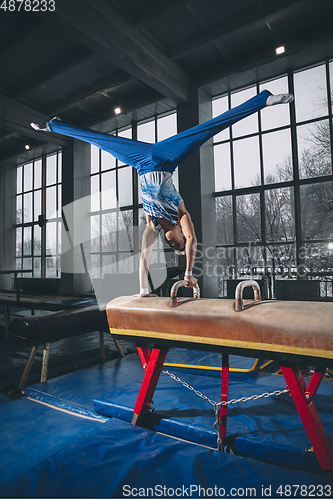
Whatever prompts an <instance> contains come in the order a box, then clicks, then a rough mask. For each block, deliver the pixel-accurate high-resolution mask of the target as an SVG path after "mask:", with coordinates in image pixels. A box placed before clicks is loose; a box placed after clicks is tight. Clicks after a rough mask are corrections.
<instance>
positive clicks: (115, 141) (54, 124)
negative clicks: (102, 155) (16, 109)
mask: <svg viewBox="0 0 333 500" xmlns="http://www.w3.org/2000/svg"><path fill="white" fill-rule="evenodd" d="M31 126H32V127H33V128H35V130H44V131H46V130H49V131H50V132H56V133H57V134H62V135H66V136H68V137H73V138H74V139H80V140H81V141H85V142H88V143H90V144H94V146H97V147H98V148H101V149H103V150H104V151H107V152H109V153H111V154H112V155H113V156H114V157H115V158H117V159H118V160H120V161H122V162H124V163H127V164H128V165H131V166H133V167H136V168H138V167H139V166H141V165H142V164H144V163H146V162H148V163H150V161H151V155H152V144H148V143H145V142H139V141H134V140H132V139H126V138H125V137H117V136H115V135H110V134H103V133H101V132H96V131H95V130H91V129H85V128H80V127H75V126H74V125H67V124H66V123H62V122H61V121H60V120H59V119H58V118H53V119H52V120H51V121H49V122H48V123H47V124H46V126H45V128H42V127H41V126H40V125H36V124H31Z"/></svg>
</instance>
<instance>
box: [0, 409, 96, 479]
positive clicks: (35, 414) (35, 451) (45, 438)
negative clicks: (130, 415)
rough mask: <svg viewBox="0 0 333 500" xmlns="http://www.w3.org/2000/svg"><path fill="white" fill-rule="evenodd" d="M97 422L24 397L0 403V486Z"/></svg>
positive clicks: (87, 430) (64, 445) (65, 444)
mask: <svg viewBox="0 0 333 500" xmlns="http://www.w3.org/2000/svg"><path fill="white" fill-rule="evenodd" d="M100 425H103V422H101V421H96V420H90V419H87V418H82V417H79V416H75V415H70V414H68V413H64V412H62V411H59V410H55V409H53V408H49V407H47V406H44V405H42V404H39V403H35V402H34V401H29V400H28V399H18V400H15V401H9V402H8V403H4V404H2V405H0V429H1V433H0V453H1V467H0V486H1V485H4V484H5V483H7V482H8V481H10V480H11V479H14V478H15V477H17V476H18V475H20V474H22V473H24V472H25V471H27V470H29V469H30V468H31V467H34V466H35V465H37V464H39V463H40V462H42V461H43V460H45V459H46V458H47V457H49V456H51V455H53V454H54V453H56V452H58V451H60V450H62V449H63V448H66V447H67V446H68V445H70V444H71V443H73V442H75V441H76V440H78V439H80V438H81V437H82V436H84V435H85V434H87V433H89V432H91V431H92V430H93V429H96V427H98V426H100Z"/></svg>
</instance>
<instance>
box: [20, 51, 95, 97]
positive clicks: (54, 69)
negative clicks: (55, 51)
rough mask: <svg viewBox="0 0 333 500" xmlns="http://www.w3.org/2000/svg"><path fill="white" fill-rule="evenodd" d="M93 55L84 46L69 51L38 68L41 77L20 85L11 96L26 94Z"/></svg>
mask: <svg viewBox="0 0 333 500" xmlns="http://www.w3.org/2000/svg"><path fill="white" fill-rule="evenodd" d="M93 55H94V52H93V51H92V50H89V49H87V48H86V47H80V48H78V49H76V50H74V51H72V52H70V53H69V54H67V55H66V57H62V58H61V59H60V60H58V61H57V62H55V63H52V64H50V65H49V66H47V67H46V68H43V69H41V70H39V71H38V74H40V75H42V78H40V79H39V80H37V79H34V80H33V81H32V82H31V83H30V84H28V85H24V84H23V85H21V86H20V87H19V88H17V89H15V90H14V92H13V94H12V97H13V98H14V99H18V98H20V97H22V96H23V95H25V94H27V93H28V92H31V91H33V90H35V89H37V88H39V87H42V86H43V85H45V84H46V83H47V82H49V81H50V80H52V79H53V78H56V77H57V76H59V75H62V74H63V73H66V72H67V71H69V70H71V69H72V68H73V67H75V66H78V65H79V64H81V63H82V62H84V61H87V60H88V59H89V58H90V57H92V56H93Z"/></svg>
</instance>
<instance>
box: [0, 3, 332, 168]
mask: <svg viewBox="0 0 333 500" xmlns="http://www.w3.org/2000/svg"><path fill="white" fill-rule="evenodd" d="M47 1H48V0H47ZM7 3H8V4H9V2H7ZM20 3H21V2H16V4H17V8H18V5H19V4H20ZM31 3H32V2H31ZM37 4H38V2H35V5H37ZM39 4H40V8H41V7H42V2H39ZM43 5H45V2H44V4H43ZM49 5H50V7H51V6H52V2H49ZM332 15H333V0H287V1H286V0H280V1H277V0H232V1H230V0H178V1H177V0H166V1H160V0H55V10H54V11H53V12H51V11H46V12H41V11H39V12H32V11H31V12H25V11H23V10H22V9H21V11H20V12H18V11H17V10H16V11H15V12H10V11H9V10H7V11H4V10H0V30H1V52H0V74H1V78H0V93H1V94H0V95H1V104H0V106H1V122H0V141H1V143H0V145H1V152H0V160H5V159H8V158H12V157H14V156H18V155H21V154H22V153H23V152H24V151H25V145H26V144H29V145H30V148H32V149H33V148H41V147H42V146H43V144H45V145H46V144H48V143H51V144H52V145H53V147H56V146H62V145H64V144H65V143H66V138H64V137H63V136H59V135H57V134H48V133H41V132H35V131H34V130H33V129H32V128H31V127H30V126H29V123H30V122H31V121H36V122H42V121H47V120H49V119H50V118H52V117H53V116H60V117H61V119H62V120H63V121H64V122H69V123H73V124H76V125H79V126H88V127H89V126H93V125H94V124H97V123H101V122H105V123H107V125H106V126H105V127H104V129H105V128H107V129H108V130H112V127H114V128H115V127H116V126H122V125H125V124H126V123H129V122H130V120H131V119H137V120H142V119H144V118H147V117H149V116H152V115H153V114H154V113H155V112H156V111H157V112H163V111H165V112H167V111H169V110H170V109H176V107H177V105H185V104H186V102H187V101H188V99H189V96H190V91H191V88H193V87H197V86H201V85H205V87H206V89H207V90H208V92H210V93H211V94H212V95H214V92H215V93H217V92H218V91H219V89H220V90H223V88H224V87H225V86H227V87H228V86H229V88H230V86H235V85H237V79H235V78H234V82H233V83H232V82H230V75H237V74H243V75H246V72H250V73H251V71H252V73H253V72H254V71H255V72H256V73H255V74H257V73H258V68H265V70H262V72H263V74H266V73H267V76H269V74H270V73H271V74H272V75H273V74H274V72H276V73H277V74H278V72H279V71H280V72H281V68H283V69H289V68H290V69H297V66H298V65H300V64H306V63H308V64H314V63H315V62H316V61H320V60H321V58H327V57H328V58H329V57H333V29H332ZM280 45H284V46H285V48H286V53H285V54H284V55H282V56H279V58H277V56H276V54H275V48H276V47H278V46H280ZM299 67H300V66H299ZM253 68H256V69H255V70H254V69H253ZM265 72H266V73H265ZM249 78H250V79H251V78H252V79H253V78H255V75H253V74H252V76H250V77H249ZM210 82H215V83H214V84H213V83H212V84H210ZM216 82H220V84H217V83H216ZM244 83H246V78H245V77H244V78H243V79H241V80H240V81H239V83H238V85H239V86H241V85H242V84H243V85H244ZM210 85H211V86H210ZM214 85H215V87H214ZM156 103H157V104H156ZM118 106H119V107H121V108H122V110H123V114H122V115H120V116H118V117H117V118H115V112H114V109H115V108H116V107H118Z"/></svg>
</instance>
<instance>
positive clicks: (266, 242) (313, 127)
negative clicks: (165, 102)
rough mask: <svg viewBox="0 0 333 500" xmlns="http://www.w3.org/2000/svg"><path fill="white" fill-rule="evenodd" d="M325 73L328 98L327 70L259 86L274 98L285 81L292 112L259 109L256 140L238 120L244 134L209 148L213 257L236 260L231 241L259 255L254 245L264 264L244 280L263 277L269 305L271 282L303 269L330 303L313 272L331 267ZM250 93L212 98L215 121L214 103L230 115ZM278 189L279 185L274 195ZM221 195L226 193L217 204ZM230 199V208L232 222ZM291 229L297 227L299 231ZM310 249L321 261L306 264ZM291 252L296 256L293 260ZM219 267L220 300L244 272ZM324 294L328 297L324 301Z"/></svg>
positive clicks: (332, 186)
mask: <svg viewBox="0 0 333 500" xmlns="http://www.w3.org/2000/svg"><path fill="white" fill-rule="evenodd" d="M327 72H328V73H329V76H330V85H331V88H330V91H331V93H332V89H333V76H332V75H333V62H331V63H326V64H320V65H318V66H317V67H314V68H310V69H305V70H302V71H299V72H297V73H294V74H291V75H288V76H287V75H284V76H281V77H279V78H277V79H275V80H273V81H269V82H260V83H259V84H258V89H259V90H258V91H259V92H261V91H262V90H264V89H268V90H269V91H271V92H272V93H273V94H280V93H286V92H288V91H289V89H288V81H290V82H292V81H293V85H294V95H295V102H294V103H293V104H291V105H290V106H284V105H281V106H273V107H272V108H267V109H263V110H262V111H261V112H260V122H259V126H260V127H259V128H258V130H257V132H258V133H256V128H255V122H254V121H253V122H252V124H251V123H250V121H249V122H248V123H246V122H245V120H242V124H243V129H238V130H237V129H236V127H235V126H233V127H232V131H233V136H232V138H229V139H228V137H227V136H223V137H221V138H219V139H220V142H219V143H218V144H216V143H217V139H216V138H215V140H214V146H213V148H214V170H215V196H216V202H215V207H216V210H215V211H216V228H217V245H218V248H217V251H222V253H223V252H224V253H225V252H226V251H227V250H230V252H231V253H232V252H236V254H237V248H236V247H232V245H235V244H236V242H234V241H233V235H234V234H236V235H237V241H238V243H240V244H242V245H244V248H245V247H247V249H249V248H251V246H253V245H254V246H255V247H256V248H259V247H258V244H257V243H258V242H260V248H261V250H260V252H261V254H262V259H263V260H259V261H258V264H260V266H261V265H262V264H263V267H259V265H258V266H257V267H253V269H252V270H251V272H250V274H249V275H248V276H249V277H252V278H255V276H257V277H258V279H261V277H262V276H263V275H265V276H267V289H268V294H269V298H272V297H275V285H274V280H272V276H273V275H274V276H275V279H297V278H298V277H300V276H299V273H300V269H303V267H302V266H304V269H305V273H306V274H305V276H306V278H307V279H320V280H322V282H321V284H320V287H321V288H320V290H321V292H320V293H321V297H322V296H325V297H328V295H327V294H328V293H329V292H328V291H327V290H328V288H329V287H327V286H326V285H327V280H326V279H325V280H326V281H325V280H324V279H323V278H320V277H319V278H318V276H316V275H315V273H316V272H317V273H318V272H323V271H326V272H333V264H332V262H331V261H330V258H331V253H332V251H333V243H332V241H333V229H332V228H333V218H332V215H331V212H332V210H331V207H332V206H333V198H332V193H333V181H329V182H327V176H331V175H332V157H331V142H332V129H331V128H330V125H329V120H328V114H329V110H328V105H327V103H328V95H327V82H326V75H327ZM250 92H251V89H245V90H244V91H240V92H235V93H233V94H228V95H224V96H222V97H221V98H218V99H216V98H214V100H213V103H212V104H213V113H214V116H216V115H217V114H218V112H217V111H214V105H215V106H217V104H218V103H219V99H221V112H223V111H225V110H226V109H227V102H228V98H229V99H231V103H232V107H234V106H235V105H238V104H240V102H241V101H245V100H246V99H247V98H248V97H250V95H247V94H250ZM252 92H254V88H252ZM241 97H243V99H241ZM237 98H238V100H237ZM223 100H224V109H223ZM238 101H239V102H238ZM293 106H294V107H295V111H296V123H291V117H292V116H293V115H292V113H291V112H290V111H291V110H292V108H293ZM330 113H331V110H330ZM256 116H257V115H256ZM305 121H306V122H307V123H304V122H305ZM302 122H303V123H302ZM293 130H294V131H295V132H296V133H295V134H293V133H292V131H293ZM250 134H252V135H251V136H250V137H248V136H249V135H250ZM242 136H244V137H242ZM246 136H247V137H246ZM221 141H223V142H221ZM293 141H294V142H293ZM247 142H248V143H247ZM228 147H229V148H230V158H229V153H228V149H227V148H228ZM229 170H230V174H229ZM298 175H299V177H298ZM232 176H233V177H234V179H235V186H234V188H233V187H232V185H231V178H232ZM321 178H322V179H321ZM310 179H313V183H309V181H310ZM262 180H263V182H264V184H262ZM281 183H283V185H282V186H281V187H279V184H281ZM270 185H272V186H273V189H271V188H270ZM225 190H227V191H228V193H227V194H226V195H225V196H223V195H222V192H223V191H225ZM239 190H240V192H239ZM295 190H296V192H299V193H300V204H299V205H297V204H295V197H294V193H295ZM230 192H231V193H233V194H232V196H231V195H230ZM233 198H235V201H236V205H235V208H234V210H235V215H236V217H235V220H233V212H232V199H233ZM296 221H300V227H299V229H298V230H297V229H296V226H297V224H296ZM262 231H263V233H262ZM296 240H297V241H298V245H296ZM309 241H312V242H313V243H312V247H311V250H312V251H313V248H314V247H315V246H317V247H316V248H317V249H318V248H319V247H320V251H319V250H318V252H317V253H318V254H320V257H318V256H317V257H313V260H311V255H309V253H310V254H311V252H310V250H309V249H310V245H311V243H309ZM284 242H286V243H284ZM287 242H293V243H287ZM225 245H229V246H225ZM242 248H243V247H242ZM296 248H299V249H300V250H299V253H298V254H297V252H296ZM305 248H306V249H307V252H306V251H305V250H304V249H305ZM303 250H304V252H303V253H304V255H303V254H302V251H303ZM260 252H259V253H260ZM330 252H331V253H330ZM236 254H235V255H236ZM320 258H321V259H322V265H320ZM316 259H317V261H316ZM316 262H317V264H316ZM219 264H221V273H219V274H218V275H217V279H218V282H219V290H220V295H221V296H223V297H225V296H227V282H228V280H230V279H235V278H237V279H240V278H242V277H244V276H246V273H247V272H248V270H249V268H246V265H245V262H244V259H240V258H238V257H237V258H236V260H235V262H233V259H232V258H231V256H230V255H229V258H228V259H226V257H225V255H223V256H222V257H220V258H218V265H219ZM227 264H228V266H227ZM232 265H234V268H232ZM223 266H224V267H223ZM230 266H231V267H230ZM255 272H257V275H255V274H254V273H255ZM311 273H312V274H311ZM324 281H325V283H324ZM325 287H326V288H325ZM324 289H325V293H326V295H322V294H323V293H324V292H323V290H324ZM331 289H332V290H331V292H330V295H329V296H330V297H333V287H331ZM327 300H328V299H327Z"/></svg>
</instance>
